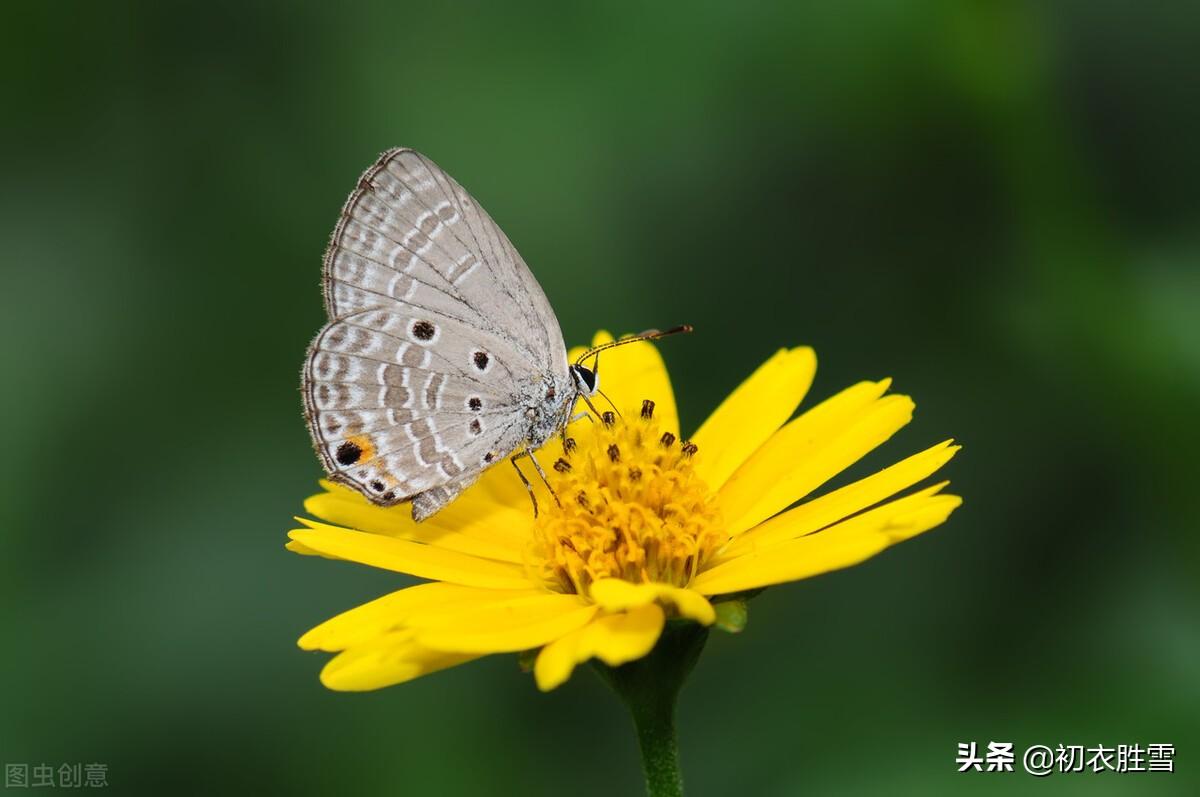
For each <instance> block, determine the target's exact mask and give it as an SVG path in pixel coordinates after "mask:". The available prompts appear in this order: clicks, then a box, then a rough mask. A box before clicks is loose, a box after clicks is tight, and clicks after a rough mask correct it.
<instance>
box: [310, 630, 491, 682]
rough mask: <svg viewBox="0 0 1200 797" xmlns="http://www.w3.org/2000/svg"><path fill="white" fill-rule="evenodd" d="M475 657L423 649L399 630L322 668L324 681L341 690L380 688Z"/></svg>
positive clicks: (406, 632) (355, 648)
mask: <svg viewBox="0 0 1200 797" xmlns="http://www.w3.org/2000/svg"><path fill="white" fill-rule="evenodd" d="M476 658H479V657H478V656H476V655H472V654H463V653H445V652H443V651H439V650H430V649H428V648H423V647H421V646H420V645H418V644H417V643H416V642H414V641H413V639H412V633H411V632H409V631H398V632H393V633H391V634H387V635H385V636H383V637H378V638H376V639H374V640H372V641H371V642H370V643H368V644H365V645H359V646H356V647H353V648H351V649H349V650H346V651H344V652H342V653H339V654H338V655H337V656H334V657H333V658H332V659H330V660H329V662H328V663H327V664H326V665H325V668H324V669H323V670H321V683H323V684H325V686H326V687H328V688H330V689H336V690H338V691H341V692H361V691H366V690H369V689H380V688H382V687H385V686H392V685H394V684H400V683H404V682H405V681H411V680H412V679H414V678H417V677H420V676H422V675H428V674H429V673H431V672H437V671H438V670H444V669H446V668H447V667H453V666H455V665H457V664H462V663H464V662H467V661H470V660H471V659H476Z"/></svg>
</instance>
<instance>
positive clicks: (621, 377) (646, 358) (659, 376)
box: [571, 331, 679, 437]
mask: <svg viewBox="0 0 1200 797" xmlns="http://www.w3.org/2000/svg"><path fill="white" fill-rule="evenodd" d="M612 339H613V337H612V335H610V334H609V333H607V332H603V331H601V332H597V333H596V336H595V337H594V338H593V339H592V345H593V346H600V345H602V344H604V343H609V342H611V341H612ZM576 356H578V355H576ZM571 362H574V360H571ZM585 365H587V366H588V367H591V366H592V365H594V363H593V362H592V361H591V360H589V361H588V362H587V363H585ZM598 373H599V374H600V389H601V390H603V391H604V393H605V395H607V396H608V397H609V398H610V399H612V401H613V403H614V404H616V405H617V409H619V410H620V411H621V413H622V414H624V415H633V416H636V415H637V413H638V412H640V411H641V407H642V400H643V399H651V400H652V401H653V402H654V417H656V418H658V419H659V422H660V423H661V424H662V428H663V429H664V430H666V431H670V432H671V433H672V434H674V435H675V436H676V437H678V436H679V414H678V413H677V412H676V409H675V393H674V391H672V390H671V379H670V377H669V376H668V375H667V367H666V365H664V364H663V359H662V355H660V354H659V353H658V349H657V348H655V347H654V344H652V343H647V342H646V341H638V342H636V343H626V344H625V345H623V346H621V347H619V348H616V349H609V350H608V351H606V352H603V353H602V354H600V370H599V372H598ZM592 403H593V404H595V405H596V409H598V410H599V411H600V412H604V410H605V409H607V408H608V403H607V402H606V401H605V400H604V399H603V398H602V397H600V396H596V397H595V398H593V399H592ZM596 420H597V421H598V420H599V419H598V418H597V419H596ZM584 423H586V421H584Z"/></svg>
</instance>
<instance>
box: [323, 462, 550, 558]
mask: <svg viewBox="0 0 1200 797" xmlns="http://www.w3.org/2000/svg"><path fill="white" fill-rule="evenodd" d="M510 475H511V476H512V478H513V480H514V481H516V479H517V477H516V474H510ZM322 485H328V486H327V487H326V491H325V492H323V493H318V494H316V495H313V496H310V497H309V498H308V499H307V500H305V502H304V510H305V511H306V512H308V513H309V514H310V515H316V516H317V517H319V518H321V519H322V520H326V521H328V522H329V523H331V524H334V525H337V526H345V527H348V528H352V529H355V530H356V531H366V532H370V533H372V534H382V535H385V536H388V537H398V538H400V539H406V540H413V541H414V542H421V543H425V544H428V545H436V546H438V547H441V548H446V549H448V550H451V551H458V552H460V553H465V554H470V555H472V556H482V557H485V558H488V559H498V560H500V561H503V562H521V561H523V559H524V557H523V553H522V551H523V545H524V540H525V539H527V538H526V537H524V536H522V535H521V533H520V532H521V531H523V530H525V529H527V528H528V526H529V524H530V522H531V520H532V514H531V513H530V512H528V511H526V512H521V511H520V510H517V509H514V508H513V507H510V506H505V505H503V504H500V503H496V502H493V501H490V500H488V499H487V498H486V497H485V496H483V495H481V494H480V493H478V492H477V491H476V489H475V488H474V487H472V488H471V489H470V490H467V492H466V493H464V494H463V495H462V496H460V497H459V498H458V499H457V500H455V501H454V502H452V503H451V504H450V505H448V506H447V507H445V508H444V509H443V510H442V511H440V512H438V513H437V514H436V515H434V516H433V517H432V518H430V519H429V520H426V521H425V522H423V523H417V522H416V521H414V520H413V519H412V510H411V509H410V508H409V507H408V506H404V505H401V506H391V507H383V506H376V505H375V504H372V503H371V502H370V501H368V500H367V499H366V498H365V497H364V496H362V495H361V494H359V493H358V492H357V491H355V490H351V489H349V488H347V487H342V486H340V485H336V484H332V483H328V482H322Z"/></svg>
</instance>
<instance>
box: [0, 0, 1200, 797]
mask: <svg viewBox="0 0 1200 797" xmlns="http://www.w3.org/2000/svg"><path fill="white" fill-rule="evenodd" d="M1198 52H1200V13H1198V12H1197V7H1196V5H1195V4H1194V3H1191V2H1162V3H1152V4H1147V3H1135V2H1132V1H1131V0H1118V1H1116V2H1094V1H1093V0H1086V1H1085V0H1064V1H1063V2H1053V3H1032V2H1031V3H1018V2H953V1H952V0H944V1H941V2H939V1H933V2H909V3H900V2H888V1H887V0H874V1H871V2H855V3H843V2H809V3H795V4H780V5H778V6H773V7H772V6H768V5H757V4H744V5H741V6H735V4H728V3H689V4H645V5H643V6H638V5H626V4H579V5H578V7H570V4H552V3H544V4H534V3H506V4H503V5H501V4H435V3H426V4H407V5H406V4H402V3H379V4H361V5H351V4H332V3H330V4H304V5H297V4H292V3H282V2H279V3H254V4H246V3H241V2H213V1H212V0H209V1H208V2H203V3H172V4H159V3H151V2H144V3H121V2H114V3H103V4H101V3H95V4H91V3H86V4H78V5H70V4H60V3H46V4H24V5H22V6H20V7H19V8H18V7H14V8H12V9H10V10H9V13H8V14H6V22H5V24H4V25H3V26H2V28H0V65H2V68H0V85H2V86H3V90H4V108H5V113H4V117H5V121H4V124H3V126H2V128H3V129H2V130H0V136H2V137H3V140H4V141H5V145H4V147H3V154H2V155H0V158H3V161H4V167H3V181H2V185H0V240H2V241H3V250H4V252H3V256H2V260H0V262H2V263H3V269H4V283H3V288H2V289H0V331H2V332H3V334H2V335H0V353H2V355H3V373H4V379H3V382H4V389H3V390H2V391H0V407H2V408H3V417H4V418H5V423H4V438H5V442H6V450H7V453H6V455H5V456H3V457H0V467H2V468H3V474H2V475H3V478H0V491H2V498H3V500H2V506H0V512H2V515H0V524H2V525H0V546H2V550H3V554H2V556H0V595H3V605H2V607H0V619H2V630H3V639H4V642H3V644H4V655H3V656H2V657H0V684H2V686H0V690H2V695H3V697H2V700H3V702H2V704H0V758H2V759H3V760H4V761H5V762H28V763H30V764H31V765H34V764H38V763H41V762H48V763H51V764H55V765H57V764H59V763H62V762H75V761H81V762H104V763H107V764H108V766H109V776H108V779H109V782H110V784H111V785H110V790H111V792H112V793H120V794H153V795H162V794H204V795H211V794H266V793H287V794H297V795H303V794H314V795H315V794H334V793H351V794H372V795H374V794H381V795H382V794H387V795H402V794H413V795H417V794H528V795H561V794H581V795H607V794H632V793H637V792H638V791H639V790H640V789H641V783H640V774H639V769H638V759H637V751H636V747H635V744H634V739H633V735H632V733H631V730H630V728H629V727H628V720H627V718H626V717H625V716H624V714H623V713H622V710H621V708H620V706H619V705H618V703H617V701H616V700H615V699H613V697H612V696H611V695H610V694H609V693H607V692H606V690H605V688H604V686H603V685H602V684H601V683H600V682H599V680H598V679H597V678H595V677H594V676H593V675H592V674H591V673H589V672H588V671H587V670H582V671H580V672H579V674H578V675H577V677H575V678H574V679H573V680H572V681H571V682H570V683H569V684H568V685H567V686H565V687H564V688H562V689H560V690H558V691H556V692H554V693H552V694H549V695H543V694H540V693H539V692H538V691H537V690H536V688H535V687H534V685H533V683H532V679H531V678H530V677H529V676H528V675H525V674H523V673H521V672H519V670H518V668H517V664H516V661H515V658H514V657H512V656H502V657H493V658H490V659H486V660H483V661H481V662H477V663H474V664H471V665H469V666H465V667H461V668H457V669H454V670H450V671H447V672H443V673H440V674H437V675H434V676H432V677H429V678H426V679H422V680H419V681H417V682H414V683H411V684H408V685H405V686H401V687H396V688H393V689H389V690H386V691H383V692H378V693H373V694H367V695H344V694H335V693H331V692H328V691H325V690H324V689H323V688H322V687H321V686H320V685H319V683H318V681H317V672H318V670H319V669H320V666H321V664H322V662H323V661H324V658H325V657H324V656H322V655H320V654H305V653H302V652H300V651H299V650H297V649H296V647H295V639H296V637H297V636H298V635H299V634H300V633H302V632H303V631H304V630H306V629H307V628H309V627H310V626H311V625H313V624H315V623H316V622H318V621H320V620H323V619H325V618H326V617H328V616H330V615H332V614H334V613H337V612H339V611H341V610H343V609H345V608H348V607H350V606H352V605H355V604H357V603H359V602H361V601H363V600H366V599H369V598H372V597H375V596H376V595H379V594H382V593H383V592H386V591H389V590H391V589H394V588H396V587H397V586H399V585H400V584H402V583H403V582H404V580H403V579H402V578H400V577H398V576H395V575H393V574H388V573H384V572H375V571H371V570H368V569H366V568H362V567H359V566H356V565H351V564H345V563H333V562H328V561H325V560H320V559H308V558H301V557H297V556H294V555H291V554H288V553H286V552H285V551H284V550H283V542H284V534H285V532H286V530H287V529H288V528H290V527H291V526H292V521H291V519H290V518H291V516H292V515H293V514H294V513H297V512H298V511H300V505H301V500H302V499H303V498H304V497H305V496H306V495H308V494H309V493H310V492H311V491H312V490H313V489H314V485H315V480H316V478H317V477H318V475H319V471H318V465H317V462H316V460H315V458H314V457H313V455H312V452H311V450H310V447H309V442H308V438H307V434H306V431H305V428H304V424H303V421H302V419H301V415H300V399H299V395H298V391H297V383H298V373H299V369H300V362H301V358H302V356H303V353H304V349H305V346H306V344H307V342H308V340H309V339H310V337H311V336H312V335H313V333H314V332H315V331H316V330H317V328H318V327H319V326H320V324H321V323H322V318H323V317H322V308H321V303H320V295H319V290H318V281H319V269H320V259H321V254H322V251H323V249H324V246H325V242H326V239H327V236H328V234H329V231H330V229H331V227H332V225H333V223H334V221H335V219H336V214H337V212H338V209H339V208H340V206H341V203H342V201H343V199H344V197H345V195H346V193H348V191H349V190H350V188H351V187H352V186H353V184H354V180H355V178H356V177H357V175H358V174H359V173H360V171H361V170H362V169H364V168H365V167H366V166H367V165H368V164H369V163H370V162H371V161H372V160H373V159H374V157H375V156H376V154H377V153H378V152H380V151H382V150H384V149H386V148H388V147H391V146H394V145H399V144H404V145H409V146H413V147H416V148H418V149H420V150H422V151H423V152H425V153H427V154H429V155H430V156H431V157H433V158H434V159H435V160H436V161H438V162H439V163H441V164H442V165H443V166H444V167H446V168H447V169H448V170H449V171H450V172H451V173H452V174H454V175H455V176H456V177H457V178H458V179H459V180H460V181H461V182H462V183H464V184H465V185H466V186H467V187H468V188H470V189H471V190H472V192H473V193H475V195H476V196H477V197H479V198H480V200H481V201H482V202H483V204H484V205H485V206H486V207H487V208H488V209H489V210H490V211H491V213H492V214H493V215H494V216H495V217H496V218H497V220H498V221H499V222H500V223H501V224H502V225H503V227H504V228H505V230H506V231H507V232H508V234H509V235H510V237H511V238H512V239H513V240H514V242H515V243H516V244H517V245H518V247H519V248H520V249H521V251H522V252H523V254H524V256H525V258H526V259H527V260H528V262H529V263H530V264H531V266H532V268H533V270H534V272H535V273H536V275H537V276H538V278H539V279H540V280H541V282H542V285H543V286H544V287H545V289H546V292H547V294H548V295H549V296H550V299H551V301H552V303H553V304H554V306H555V308H556V309H557V311H558V314H559V317H560V319H561V322H562V326H563V328H564V330H565V332H566V336H567V338H568V340H569V341H573V342H579V341H583V340H584V339H585V338H587V337H588V336H590V334H591V333H592V331H593V330H595V329H597V328H600V327H606V328H610V329H613V330H616V331H633V330H637V329H643V328H646V327H650V326H662V325H668V324H674V323H678V322H681V321H689V322H691V323H693V324H695V325H696V327H697V330H698V331H697V332H696V334H695V335H693V336H691V337H688V338H680V339H674V340H671V341H669V342H667V343H664V345H663V347H662V348H663V351H664V354H665V357H666V359H667V361H668V363H669V365H670V367H671V368H672V369H673V372H674V375H675V379H676V385H677V390H678V395H679V397H680V403H681V407H682V413H683V416H684V421H685V427H690V428H694V427H695V425H696V424H698V422H699V421H700V420H702V418H703V417H704V414H705V412H706V410H707V409H709V408H711V407H713V406H714V405H715V403H716V402H717V401H718V400H719V399H720V397H721V396H722V395H724V393H725V392H726V391H728V390H729V389H730V388H732V387H733V386H734V385H735V384H736V383H737V382H738V381H739V380H740V379H741V378H742V377H743V376H744V375H745V374H747V373H748V372H749V371H750V370H751V369H752V368H753V367H754V366H755V365H756V364H757V363H759V362H760V361H761V360H762V359H764V358H765V357H766V356H767V355H768V354H770V353H771V352H772V351H773V350H775V349H776V348H777V347H779V346H783V345H795V344H801V343H805V344H811V345H813V346H815V347H816V349H817V352H818V355H819V358H820V362H821V367H820V371H819V373H818V377H817V381H816V384H815V386H814V389H813V393H812V395H813V396H814V397H818V398H819V397H822V396H826V395H829V394H831V393H832V392H834V391H836V390H838V389H840V388H841V387H843V386H845V385H847V384H850V383H851V382H854V381H857V380H859V379H862V378H878V377H882V376H889V375H890V376H893V377H895V379H896V387H897V389H898V390H901V391H904V392H908V393H910V394H911V395H913V396H914V397H915V399H916V401H917V405H918V412H917V416H916V419H915V420H914V422H913V423H912V424H911V426H910V427H908V428H907V429H905V430H904V431H903V432H902V433H901V434H900V435H898V436H897V437H896V438H895V439H894V440H893V441H892V442H891V443H890V444H889V445H887V446H886V447H885V449H884V450H883V451H882V452H878V453H877V455H876V456H874V457H872V458H871V459H870V460H869V461H868V462H866V463H865V464H864V465H863V467H862V468H861V469H860V472H864V471H866V470H869V469H871V468H873V467H879V466H882V465H884V464H888V463H889V462H891V461H894V460H896V459H899V458H901V457H902V456H904V455H907V454H909V453H911V452H913V451H916V450H919V449H921V448H924V447H925V446H927V445H929V444H932V443H934V442H937V441H939V440H942V439H944V438H946V437H949V436H954V437H957V438H958V439H960V440H961V441H962V442H963V444H964V445H965V450H964V451H963V453H962V454H961V455H960V456H959V457H958V458H957V459H956V460H955V461H954V462H953V463H952V464H951V465H950V466H949V468H948V470H947V473H948V475H949V477H950V478H952V479H953V481H954V488H955V491H957V492H959V493H961V494H962V495H964V496H965V497H966V504H965V505H964V507H963V508H962V509H961V510H960V511H959V512H958V513H957V514H956V515H955V516H954V517H953V518H952V520H951V522H950V523H949V524H948V525H946V526H945V527H943V528H940V529H938V530H937V531H935V532H932V533H930V534H928V535H926V536H924V537H921V538H918V539H916V540H913V541H911V542H909V543H906V544H904V545H902V546H899V547H898V548H895V549H892V550H891V551H889V552H887V553H886V554H885V555H883V556H880V557H878V558H877V559H874V560H872V561H870V562H868V563H866V564H865V565H863V566H861V567H857V568H854V569H852V570H848V571H843V572H839V573H835V574H831V575H826V576H823V577H820V578H817V579H814V580H811V581H807V582H803V583H799V584H793V585H789V586H785V587H781V588H777V589H771V590H768V591H767V592H766V593H765V594H763V595H761V596H760V597H758V598H757V599H755V600H754V602H753V603H752V605H751V615H750V623H749V626H748V628H747V630H746V631H745V633H744V634H742V635H741V636H740V637H730V636H727V635H720V634H718V635H715V636H714V638H713V639H712V641H711V642H710V644H709V646H708V650H707V651H706V653H705V655H704V658H703V659H702V661H701V663H700V665H699V667H698V669H697V671H696V672H695V674H694V677H693V679H692V681H691V682H690V684H689V686H688V688H687V690H686V691H685V693H684V696H683V702H682V705H681V717H680V721H681V737H682V744H683V755H684V767H685V774H686V778H687V784H688V787H689V793H691V794H693V795H725V794H731V793H737V794H756V795H757V794H766V795H774V794H778V795H791V794H804V793H809V794H822V795H843V794H844V795H861V794H966V793H971V794H976V793H977V794H1014V793H1021V794H1024V793H1028V792H1034V791H1036V792H1039V793H1054V794H1088V795H1091V794H1111V795H1117V794H1129V795H1155V794H1163V795H1168V794H1195V793H1197V790H1198V789H1200V778H1198V774H1197V773H1198V772H1200V747H1198V743H1200V732H1198V727H1200V724H1198V721H1197V716H1198V710H1200V679H1198V673H1200V627H1198V625H1197V617H1200V590H1198V581H1197V564H1198V561H1197V559H1198V552H1200V545H1198V542H1197V539H1198V537H1197V532H1198V531H1200V528H1198V526H1200V524H1198V523H1197V517H1198V516H1200V489H1197V486H1196V482H1197V477H1198V476H1200V469H1198V468H1197V465H1196V458H1197V452H1198V451H1200V423H1198V422H1197V410H1200V312H1198V309H1200V236H1198V233H1197V230H1198V227H1197V222H1198V221H1200V191H1198V186H1200V156H1198V155H1197V147H1196V142H1197V140H1198V134H1200V124H1198V117H1197V108H1198V106H1200V103H1198V102H1197V100H1198V99H1200V69H1198V68H1197V53H1198ZM990 740H997V741H1012V742H1014V743H1016V745H1017V747H1018V749H1023V748H1024V747H1025V746H1028V745H1030V744H1035V743H1042V744H1048V745H1051V746H1054V745H1057V744H1060V743H1062V744H1084V745H1096V744H1100V743H1103V744H1106V745H1117V744H1121V743H1142V744H1146V743H1151V742H1166V743H1173V744H1175V745H1176V749H1177V751H1178V752H1177V770H1178V771H1177V772H1176V773H1175V774H1174V775H1161V774H1154V775H1150V774H1141V775H1133V774H1126V775H1114V774H1112V773H1107V774H1099V775H1093V774H1078V775H1054V776H1051V777H1049V778H1047V779H1045V780H1037V779H1034V778H1032V777H1029V776H1027V775H1024V774H1021V773H1016V774H1008V775H994V774H993V775H987V774H983V775H978V774H976V775H958V774H956V773H955V765H954V756H955V746H956V744H957V743H958V742H962V741H978V742H980V743H981V744H986V742H988V741H990Z"/></svg>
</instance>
